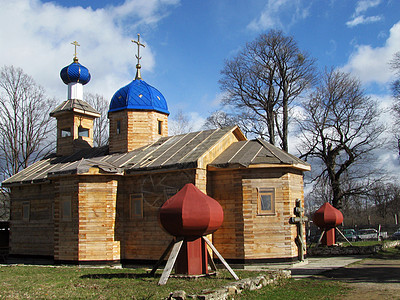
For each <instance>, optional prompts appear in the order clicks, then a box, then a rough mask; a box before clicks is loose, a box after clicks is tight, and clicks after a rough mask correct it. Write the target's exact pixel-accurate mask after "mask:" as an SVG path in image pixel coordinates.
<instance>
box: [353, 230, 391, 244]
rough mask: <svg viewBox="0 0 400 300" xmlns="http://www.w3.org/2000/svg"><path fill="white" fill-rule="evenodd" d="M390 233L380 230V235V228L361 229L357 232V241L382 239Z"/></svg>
mask: <svg viewBox="0 0 400 300" xmlns="http://www.w3.org/2000/svg"><path fill="white" fill-rule="evenodd" d="M387 237H388V234H387V232H382V231H381V232H380V233H379V236H378V230H376V229H374V228H368V229H360V230H359V231H358V233H357V237H356V240H357V241H363V240H377V239H379V240H380V241H381V240H383V239H387Z"/></svg>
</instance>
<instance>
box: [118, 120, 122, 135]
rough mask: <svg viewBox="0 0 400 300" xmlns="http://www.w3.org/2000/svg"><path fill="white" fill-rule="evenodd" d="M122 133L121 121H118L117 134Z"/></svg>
mask: <svg viewBox="0 0 400 300" xmlns="http://www.w3.org/2000/svg"><path fill="white" fill-rule="evenodd" d="M120 133H121V121H117V134H120Z"/></svg>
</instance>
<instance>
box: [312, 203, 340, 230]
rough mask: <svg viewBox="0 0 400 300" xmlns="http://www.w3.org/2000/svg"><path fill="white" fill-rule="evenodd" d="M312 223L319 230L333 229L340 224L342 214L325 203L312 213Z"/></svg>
mask: <svg viewBox="0 0 400 300" xmlns="http://www.w3.org/2000/svg"><path fill="white" fill-rule="evenodd" d="M313 221H314V223H315V225H317V226H318V227H319V228H335V227H336V226H338V225H340V224H342V222H343V214H342V213H341V212H340V211H339V210H338V209H336V208H334V207H333V206H332V205H330V204H329V203H328V202H326V203H325V204H324V205H322V206H321V207H320V208H319V209H318V210H317V211H316V212H315V213H314V216H313Z"/></svg>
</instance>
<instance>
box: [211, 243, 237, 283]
mask: <svg viewBox="0 0 400 300" xmlns="http://www.w3.org/2000/svg"><path fill="white" fill-rule="evenodd" d="M203 239H204V241H205V242H206V243H207V245H208V246H209V247H210V248H211V249H212V251H214V253H215V255H217V257H218V258H219V260H220V261H221V262H222V264H223V265H224V266H225V268H226V269H227V270H228V272H229V273H231V275H232V276H233V278H235V279H236V280H239V277H238V276H237V275H236V273H235V272H234V271H233V270H232V268H231V267H230V266H229V265H228V263H227V262H226V261H225V259H224V258H223V257H222V255H221V254H219V252H218V250H217V248H215V247H214V245H213V244H212V243H211V242H210V240H209V239H208V238H206V237H205V236H203Z"/></svg>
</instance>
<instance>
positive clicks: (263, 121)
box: [220, 30, 315, 151]
mask: <svg viewBox="0 0 400 300" xmlns="http://www.w3.org/2000/svg"><path fill="white" fill-rule="evenodd" d="M221 73H222V79H221V80H220V85H221V89H222V90H223V91H224V92H225V93H226V96H225V97H224V99H223V104H225V105H229V106H231V107H232V108H233V110H234V111H235V112H236V113H235V117H236V118H238V119H240V118H243V117H249V116H250V117H251V118H249V119H248V120H246V121H247V123H248V124H249V125H248V126H247V127H248V130H249V131H250V132H252V133H254V134H255V135H259V136H261V137H264V136H265V137H268V139H269V142H270V143H271V144H274V145H275V144H276V140H277V138H278V137H279V141H280V146H281V148H282V149H283V150H285V151H287V150H288V126H289V115H290V114H289V110H290V106H291V103H292V102H293V101H294V100H295V99H296V98H297V97H299V96H300V95H301V94H302V92H303V91H304V90H305V89H306V88H307V87H309V86H310V85H311V84H312V83H313V81H314V78H315V77H314V59H312V58H310V57H309V55H308V54H307V53H305V52H302V51H300V49H299V48H298V46H297V43H296V42H295V41H294V39H293V38H292V37H290V36H288V37H287V36H284V35H283V33H282V32H280V31H275V30H271V31H270V32H269V33H268V34H261V35H260V36H259V37H258V38H257V39H256V40H255V41H253V42H251V43H248V44H247V45H246V47H245V48H244V50H243V51H241V52H240V53H239V54H238V55H237V56H236V57H234V58H233V59H231V60H228V61H226V63H225V67H224V69H223V70H222V71H221Z"/></svg>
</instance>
